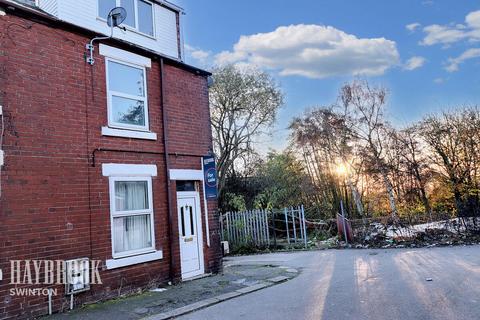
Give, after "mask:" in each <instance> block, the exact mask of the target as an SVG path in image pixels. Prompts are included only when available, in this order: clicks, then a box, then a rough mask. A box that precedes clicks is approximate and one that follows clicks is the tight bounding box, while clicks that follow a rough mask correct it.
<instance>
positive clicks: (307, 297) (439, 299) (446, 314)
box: [181, 246, 480, 320]
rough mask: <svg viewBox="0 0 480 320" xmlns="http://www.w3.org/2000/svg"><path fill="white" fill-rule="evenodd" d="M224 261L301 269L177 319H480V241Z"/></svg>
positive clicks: (278, 254)
mask: <svg viewBox="0 0 480 320" xmlns="http://www.w3.org/2000/svg"><path fill="white" fill-rule="evenodd" d="M225 263H226V264H229V263H230V264H242V263H249V264H250V263H259V264H265V263H269V264H270V263H271V264H279V265H285V266H292V267H295V268H300V269H301V274H300V275H299V276H298V277H297V278H295V279H293V280H291V281H288V282H286V283H283V284H280V285H277V286H274V287H270V288H267V289H264V290H261V291H257V292H254V293H252V294H249V295H246V296H242V297H238V298H235V299H232V300H229V301H226V302H223V303H220V304H217V305H214V306H212V307H209V308H206V309H203V310H200V311H198V312H195V313H192V314H189V315H187V316H184V317H183V318H181V319H195V320H197V319H205V320H215V319H219V320H225V319H249V320H250V319H261V320H264V319H295V320H297V319H315V320H318V319H326V320H337V319H338V320H344V319H353V320H362V319H373V320H377V319H382V320H383V319H402V320H403V319H405V320H410V319H446V320H447V319H448V320H455V319H480V246H470V247H448V248H431V249H412V250H409V249H391V250H329V251H316V252H299V253H277V254H267V255H257V256H244V257H237V258H232V259H228V260H227V261H226V262H225ZM426 278H432V279H433V281H431V282H429V281H426Z"/></svg>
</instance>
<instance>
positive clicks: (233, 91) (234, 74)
mask: <svg viewBox="0 0 480 320" xmlns="http://www.w3.org/2000/svg"><path fill="white" fill-rule="evenodd" d="M213 76H214V79H215V83H214V85H213V86H212V87H211V88H210V104H211V106H210V110H211V120H212V127H213V140H214V147H215V153H216V154H217V166H218V178H219V193H220V196H221V195H222V192H223V189H224V187H225V181H226V179H227V176H228V174H229V173H232V172H233V171H234V170H235V163H236V161H238V160H239V159H247V158H248V157H247V155H248V154H249V153H252V152H253V151H254V149H253V145H252V142H254V139H255V138H256V137H258V136H259V135H261V134H264V133H265V132H266V131H268V129H269V128H270V126H271V125H272V124H273V123H274V122H275V119H276V115H277V111H278V109H279V108H280V106H282V104H283V94H282V92H281V90H280V89H279V88H278V86H277V84H276V83H275V81H274V80H273V79H272V77H271V76H269V75H268V74H267V73H265V72H261V71H259V70H255V69H249V70H240V69H238V68H236V67H234V66H231V65H229V66H223V67H218V68H216V69H214V70H213Z"/></svg>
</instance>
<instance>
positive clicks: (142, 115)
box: [106, 58, 149, 131]
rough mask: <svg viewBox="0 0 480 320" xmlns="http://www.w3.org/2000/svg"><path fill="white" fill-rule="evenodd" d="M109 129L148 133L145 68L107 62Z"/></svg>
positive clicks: (114, 61) (112, 61) (108, 60)
mask: <svg viewBox="0 0 480 320" xmlns="http://www.w3.org/2000/svg"><path fill="white" fill-rule="evenodd" d="M106 63H107V93H108V125H109V126H110V127H116V128H121V129H133V130H141V131H148V129H149V126H148V105H147V89H146V77H145V68H144V67H141V66H137V65H133V64H127V63H124V62H120V61H116V60H113V59H111V58H107V59H106Z"/></svg>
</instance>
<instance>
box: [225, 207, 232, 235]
mask: <svg viewBox="0 0 480 320" xmlns="http://www.w3.org/2000/svg"><path fill="white" fill-rule="evenodd" d="M225 224H226V225H227V228H226V229H227V237H228V241H229V242H232V235H231V234H230V212H227V213H225Z"/></svg>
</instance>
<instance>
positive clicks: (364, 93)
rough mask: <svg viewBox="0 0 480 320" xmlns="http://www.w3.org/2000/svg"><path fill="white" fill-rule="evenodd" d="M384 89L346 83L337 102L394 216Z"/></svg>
mask: <svg viewBox="0 0 480 320" xmlns="http://www.w3.org/2000/svg"><path fill="white" fill-rule="evenodd" d="M386 95H387V93H386V90H385V89H384V88H379V87H378V88H372V87H371V86H370V85H369V84H368V82H367V81H364V80H355V81H353V82H352V83H350V84H346V85H344V86H343V87H342V89H341V91H340V101H341V103H342V107H343V108H344V115H345V121H346V123H347V126H348V128H349V129H350V132H351V133H352V135H353V136H354V137H355V138H356V139H357V140H358V141H359V142H360V143H362V144H363V146H362V147H363V148H364V149H363V150H364V152H363V156H364V157H365V159H366V160H367V163H368V164H370V167H371V170H375V171H378V172H379V174H380V175H381V177H382V179H383V182H384V184H385V188H386V191H387V194H388V198H389V203H390V209H391V215H392V218H394V220H396V219H397V218H398V210H397V205H396V201H395V193H394V189H393V185H392V182H391V181H390V177H389V168H388V164H387V162H386V160H385V150H384V147H385V146H384V144H385V138H386V124H387V122H386V120H385V116H384V108H385V102H386V100H385V99H386Z"/></svg>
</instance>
